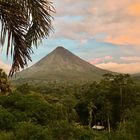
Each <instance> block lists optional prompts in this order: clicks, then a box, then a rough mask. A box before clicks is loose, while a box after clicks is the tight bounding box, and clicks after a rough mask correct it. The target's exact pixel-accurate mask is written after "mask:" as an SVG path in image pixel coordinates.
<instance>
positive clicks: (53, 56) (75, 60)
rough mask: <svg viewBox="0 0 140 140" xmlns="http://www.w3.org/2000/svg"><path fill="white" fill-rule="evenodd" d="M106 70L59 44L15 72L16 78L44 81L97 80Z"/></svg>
mask: <svg viewBox="0 0 140 140" xmlns="http://www.w3.org/2000/svg"><path fill="white" fill-rule="evenodd" d="M105 73H109V71H107V70H103V69H100V68H97V67H96V66H94V65H92V64H90V63H88V62H86V61H84V60H82V59H81V58H80V57H78V56H76V55H74V54H73V53H71V52H70V51H68V50H67V49H65V48H63V47H61V46H59V47H57V48H56V49H55V50H53V51H52V52H51V53H50V54H48V55H47V56H45V57H44V58H42V59H41V60H40V61H38V62H37V63H36V64H34V65H32V66H31V67H29V68H27V69H25V70H23V71H21V72H19V73H17V74H16V79H24V80H45V81H58V82H61V81H68V82H72V81H79V80H80V81H98V80H100V79H101V78H102V75H103V74H105Z"/></svg>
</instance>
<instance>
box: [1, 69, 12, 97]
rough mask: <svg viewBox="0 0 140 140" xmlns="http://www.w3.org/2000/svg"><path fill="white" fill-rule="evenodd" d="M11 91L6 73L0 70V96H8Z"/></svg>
mask: <svg viewBox="0 0 140 140" xmlns="http://www.w3.org/2000/svg"><path fill="white" fill-rule="evenodd" d="M10 91H11V88H10V83H9V82H8V79H7V75H6V73H5V72H4V71H3V70H2V69H0V95H5V94H8V93H9V92H10Z"/></svg>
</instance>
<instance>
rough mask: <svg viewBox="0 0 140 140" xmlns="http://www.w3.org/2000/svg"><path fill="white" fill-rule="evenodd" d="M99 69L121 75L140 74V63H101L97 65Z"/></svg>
mask: <svg viewBox="0 0 140 140" xmlns="http://www.w3.org/2000/svg"><path fill="white" fill-rule="evenodd" d="M96 66H97V67H99V68H102V69H106V70H110V71H113V72H119V73H129V74H134V73H139V72H140V62H136V63H120V64H119V63H115V62H108V63H101V64H97V65H96Z"/></svg>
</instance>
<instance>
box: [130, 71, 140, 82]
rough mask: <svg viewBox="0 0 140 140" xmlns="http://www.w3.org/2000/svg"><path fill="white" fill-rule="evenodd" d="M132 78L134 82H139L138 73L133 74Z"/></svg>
mask: <svg viewBox="0 0 140 140" xmlns="http://www.w3.org/2000/svg"><path fill="white" fill-rule="evenodd" d="M132 78H133V80H134V81H135V82H136V83H138V84H140V73H137V74H133V75H132Z"/></svg>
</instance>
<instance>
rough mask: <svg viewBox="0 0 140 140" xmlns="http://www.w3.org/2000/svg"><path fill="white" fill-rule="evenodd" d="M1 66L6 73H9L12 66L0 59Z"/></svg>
mask: <svg viewBox="0 0 140 140" xmlns="http://www.w3.org/2000/svg"><path fill="white" fill-rule="evenodd" d="M0 68H2V69H3V70H4V71H5V72H6V73H8V72H9V70H10V68H11V67H10V65H8V64H5V63H4V62H2V61H0Z"/></svg>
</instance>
